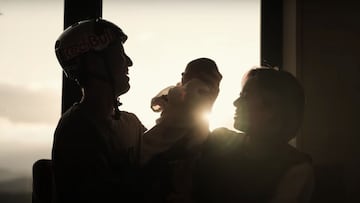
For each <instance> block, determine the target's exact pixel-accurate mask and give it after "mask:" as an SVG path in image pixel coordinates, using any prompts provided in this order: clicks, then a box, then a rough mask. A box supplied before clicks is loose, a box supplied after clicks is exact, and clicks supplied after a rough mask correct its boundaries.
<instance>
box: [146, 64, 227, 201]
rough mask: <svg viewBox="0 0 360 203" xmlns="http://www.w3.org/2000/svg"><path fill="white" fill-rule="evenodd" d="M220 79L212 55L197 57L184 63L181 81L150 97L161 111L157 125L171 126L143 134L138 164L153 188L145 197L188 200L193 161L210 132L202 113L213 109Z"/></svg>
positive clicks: (154, 108)
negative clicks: (164, 129) (141, 166)
mask: <svg viewBox="0 0 360 203" xmlns="http://www.w3.org/2000/svg"><path fill="white" fill-rule="evenodd" d="M221 79H222V75H221V74H220V72H219V71H218V67H217V65H216V63H215V62H214V61H213V60H212V59H209V58H197V59H195V60H192V61H191V62H189V63H188V64H187V66H186V68H185V71H184V72H183V73H182V79H181V82H180V83H178V84H177V85H176V86H173V87H170V88H166V89H165V91H160V94H158V95H157V96H156V97H155V98H153V99H152V101H151V107H152V109H153V110H154V111H156V112H161V117H160V118H159V119H158V120H157V126H161V125H163V126H168V127H169V126H170V127H171V126H172V127H173V130H169V128H168V129H167V131H162V132H160V133H159V132H157V133H152V132H151V130H150V132H147V133H146V135H145V136H144V137H143V146H142V149H143V150H142V163H141V164H142V165H145V166H144V171H145V174H146V175H145V176H146V177H145V179H146V181H147V183H146V184H148V186H147V187H146V188H152V189H149V190H148V191H147V194H148V196H146V199H145V201H149V202H184V201H185V202H186V201H188V200H189V198H190V191H191V171H192V167H193V166H192V165H193V163H194V161H195V160H196V158H197V156H198V153H199V150H200V146H201V144H202V142H203V141H204V140H205V139H206V137H207V136H208V134H209V124H208V121H207V120H205V119H204V117H203V116H204V113H207V112H210V111H211V109H212V106H213V104H214V102H215V100H216V98H217V96H218V93H219V84H220V81H221ZM145 194H146V193H145Z"/></svg>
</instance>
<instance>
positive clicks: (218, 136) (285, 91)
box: [194, 67, 314, 203]
mask: <svg viewBox="0 0 360 203" xmlns="http://www.w3.org/2000/svg"><path fill="white" fill-rule="evenodd" d="M304 105H305V99H304V91H303V88H302V86H301V85H300V83H299V82H298V81H297V80H296V78H295V77H293V76H292V75H291V74H290V73H288V72H285V71H281V70H275V69H272V68H265V67H261V68H254V69H252V70H250V71H249V72H248V73H247V74H246V77H245V78H244V85H243V89H242V91H241V93H240V97H239V98H237V99H236V100H235V101H234V106H235V107H236V111H235V117H234V127H235V128H236V129H237V130H239V131H241V132H236V131H232V130H229V129H226V128H218V129H215V130H214V131H213V132H212V133H211V135H210V136H209V137H208V140H207V141H206V142H205V144H204V148H203V154H202V157H201V158H200V159H199V162H198V165H197V166H198V167H197V168H196V169H194V174H195V175H194V185H195V186H194V188H195V189H194V199H195V200H196V201H197V202H272V203H275V202H281V203H286V202H309V201H310V197H311V193H312V190H313V184H314V174H313V167H312V164H311V158H310V157H309V156H308V155H307V154H305V153H303V152H300V151H299V150H297V149H296V148H294V147H293V146H291V145H289V144H288V143H289V141H290V140H291V139H292V138H294V137H295V136H296V134H297V132H298V130H299V127H300V125H301V121H302V118H303V112H304Z"/></svg>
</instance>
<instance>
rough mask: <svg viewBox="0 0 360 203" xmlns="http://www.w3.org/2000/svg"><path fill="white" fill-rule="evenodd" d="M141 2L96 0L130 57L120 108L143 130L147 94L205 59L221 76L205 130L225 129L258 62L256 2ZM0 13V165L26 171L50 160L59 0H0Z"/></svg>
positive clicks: (57, 89)
mask: <svg viewBox="0 0 360 203" xmlns="http://www.w3.org/2000/svg"><path fill="white" fill-rule="evenodd" d="M146 2H147V1H140V0H137V1H136V0H133V1H125V0H121V1H115V0H103V17H104V18H105V19H108V20H110V21H112V22H114V23H115V24H117V25H119V26H120V27H121V28H122V29H123V30H124V32H125V33H126V34H127V35H128V36H129V39H128V41H127V42H126V43H125V50H126V52H127V53H128V55H129V56H130V57H131V58H132V60H133V62H134V65H133V67H130V83H131V89H130V91H129V92H128V93H127V94H126V95H124V96H123V97H121V100H122V103H123V106H122V107H121V108H122V109H123V110H127V111H131V112H134V113H135V114H136V115H137V116H138V117H139V118H140V120H141V121H142V122H143V123H144V125H145V126H147V127H148V128H150V127H151V126H153V125H154V122H155V120H156V118H158V116H159V115H158V114H157V113H154V112H152V111H151V109H150V100H151V98H152V97H153V96H155V95H156V94H157V93H158V92H159V91H160V90H161V89H163V88H164V87H166V86H169V85H174V84H176V83H177V82H178V81H180V78H181V73H182V72H183V70H184V69H185V66H186V64H187V63H188V62H189V61H191V60H193V59H195V58H199V57H208V58H212V59H213V60H215V62H216V63H217V65H218V67H219V70H220V72H221V73H222V75H223V80H222V82H221V86H220V94H219V97H218V99H217V101H216V103H215V106H214V109H213V114H212V120H211V128H216V127H222V126H224V127H228V128H232V122H233V114H234V107H233V105H232V102H233V100H235V99H236V97H237V96H238V95H239V92H240V84H241V83H240V80H241V77H242V75H243V74H244V73H245V71H246V70H248V69H249V68H251V67H253V66H257V65H259V58H260V0H212V1H205V0H197V1H190V0H189V1H185V0H184V1H178V0H173V1H165V0H157V1H151V4H149V3H146ZM0 13H1V15H0V27H1V33H0V44H1V46H0V56H1V59H0V100H1V103H0V169H6V170H12V171H16V172H23V173H26V174H30V173H31V166H32V163H33V162H34V161H35V160H37V159H40V158H50V153H51V147H52V138H53V132H54V130H55V127H56V123H57V120H58V118H59V117H60V108H61V104H60V102H61V78H62V73H61V68H60V66H59V65H58V63H57V60H56V57H55V54H54V43H55V40H56V38H57V37H58V36H59V35H60V33H61V31H62V28H63V0H53V1H47V0H32V1H26V0H12V1H10V0H0ZM0 179H1V177H0Z"/></svg>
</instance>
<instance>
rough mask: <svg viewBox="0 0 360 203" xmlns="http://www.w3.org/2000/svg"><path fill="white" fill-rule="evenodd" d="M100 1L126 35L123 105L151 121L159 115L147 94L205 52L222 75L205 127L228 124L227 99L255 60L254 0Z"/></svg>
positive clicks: (257, 14) (257, 36)
mask: <svg viewBox="0 0 360 203" xmlns="http://www.w3.org/2000/svg"><path fill="white" fill-rule="evenodd" d="M103 4H104V6H103V17H104V18H105V19H108V20H110V21H113V22H114V23H116V24H117V25H119V26H120V27H121V28H122V29H123V30H124V32H125V33H126V34H127V35H128V36H129V39H128V40H127V42H126V43H125V49H126V51H127V53H128V55H129V56H130V57H131V58H132V59H133V62H134V65H133V67H130V83H131V89H130V91H129V92H128V93H127V94H125V95H124V96H122V97H121V99H122V103H123V106H122V108H123V109H125V110H128V111H132V112H134V113H136V114H137V116H138V117H139V118H140V119H141V121H142V122H143V123H144V124H145V125H146V126H147V127H151V126H153V125H154V123H155V120H156V118H158V117H159V114H157V113H154V112H152V110H151V109H150V100H151V98H152V97H153V96H155V95H156V94H157V93H158V92H159V91H160V90H161V89H163V88H164V87H166V86H169V85H174V84H176V83H177V82H179V81H180V79H181V73H182V72H183V70H184V69H185V66H186V64H187V63H188V62H189V61H191V60H193V59H195V58H198V57H209V58H212V59H213V60H215V61H216V63H217V64H218V67H219V70H220V72H221V73H222V74H223V80H222V82H221V87H220V88H221V89H220V94H219V97H218V99H217V101H216V103H215V105H214V109H213V113H212V115H211V128H216V127H220V126H223V127H228V128H233V127H232V123H233V115H234V107H233V105H232V102H233V101H234V100H235V99H236V98H237V96H238V95H239V92H240V88H241V83H240V79H241V77H242V75H243V74H244V73H245V71H247V70H248V69H249V68H251V67H253V66H257V65H259V61H260V0H255V1H253V0H244V1H231V0H225V1H224V0H213V1H199V0H198V1H175V0H174V1H165V0H158V1H149V2H148V1H140V0H139V1H136V0H134V1H125V0H123V1H114V0H104V1H103ZM139 98H140V99H139Z"/></svg>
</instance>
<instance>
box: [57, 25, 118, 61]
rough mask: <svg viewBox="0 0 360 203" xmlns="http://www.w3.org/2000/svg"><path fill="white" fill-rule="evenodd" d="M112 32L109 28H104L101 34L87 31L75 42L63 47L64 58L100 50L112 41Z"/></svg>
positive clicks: (67, 58) (68, 58)
mask: <svg viewBox="0 0 360 203" xmlns="http://www.w3.org/2000/svg"><path fill="white" fill-rule="evenodd" d="M114 38H115V36H114V34H113V33H112V32H111V30H110V29H105V30H104V32H103V33H102V34H101V35H95V34H93V33H89V34H87V35H83V36H82V39H81V40H79V41H78V42H77V43H75V44H72V45H69V46H66V45H65V47H64V49H63V54H64V57H65V59H66V60H70V59H72V58H74V57H76V56H79V55H81V54H83V53H86V52H88V51H90V50H94V51H101V50H103V49H105V48H106V47H108V46H109V44H110V43H111V42H112V41H114Z"/></svg>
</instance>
